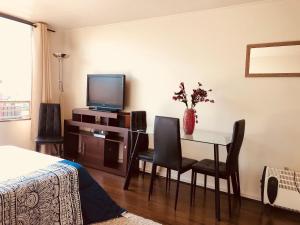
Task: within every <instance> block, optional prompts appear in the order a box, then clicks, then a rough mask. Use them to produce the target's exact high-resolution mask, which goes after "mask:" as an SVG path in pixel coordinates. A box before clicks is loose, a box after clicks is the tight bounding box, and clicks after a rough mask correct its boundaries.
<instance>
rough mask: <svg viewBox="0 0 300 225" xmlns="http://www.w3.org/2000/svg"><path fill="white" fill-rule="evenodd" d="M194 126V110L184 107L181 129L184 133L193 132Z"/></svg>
mask: <svg viewBox="0 0 300 225" xmlns="http://www.w3.org/2000/svg"><path fill="white" fill-rule="evenodd" d="M194 128H195V111H194V109H186V110H185V111H184V115H183V130H184V133H185V134H193V132H194Z"/></svg>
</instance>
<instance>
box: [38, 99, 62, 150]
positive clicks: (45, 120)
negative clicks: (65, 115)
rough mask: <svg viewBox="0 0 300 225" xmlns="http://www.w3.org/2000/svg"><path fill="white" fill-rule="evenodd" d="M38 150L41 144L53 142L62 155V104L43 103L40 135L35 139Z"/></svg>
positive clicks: (40, 115)
mask: <svg viewBox="0 0 300 225" xmlns="http://www.w3.org/2000/svg"><path fill="white" fill-rule="evenodd" d="M35 143H36V151H37V152H40V146H41V145H44V144H53V145H54V147H55V150H56V152H57V155H58V156H62V146H63V143H64V138H63V137H62V136H61V115H60V105H59V104H52V103H41V104H40V112H39V122H38V136H37V137H36V139H35Z"/></svg>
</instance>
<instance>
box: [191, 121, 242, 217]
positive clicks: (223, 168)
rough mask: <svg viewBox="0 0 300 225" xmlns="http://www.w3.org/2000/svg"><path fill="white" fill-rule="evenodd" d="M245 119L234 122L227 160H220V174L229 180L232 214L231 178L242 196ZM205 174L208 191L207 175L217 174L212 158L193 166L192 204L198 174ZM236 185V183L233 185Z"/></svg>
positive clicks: (228, 193) (228, 191) (228, 188)
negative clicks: (240, 157) (241, 157)
mask: <svg viewBox="0 0 300 225" xmlns="http://www.w3.org/2000/svg"><path fill="white" fill-rule="evenodd" d="M244 133H245V120H239V121H236V122H235V123H234V127H233V134H232V141H231V144H230V145H229V146H228V153H227V158H226V162H219V174H220V178H221V179H226V180H227V195H228V206H229V214H230V215H231V199H230V178H231V180H232V183H233V184H235V185H236V188H237V192H238V195H239V201H240V202H241V197H240V178H239V165H238V161H239V153H240V150H241V146H242V143H243V139H244ZM198 173H202V174H204V191H206V180H207V176H215V163H214V160H211V159H203V160H201V161H199V162H197V163H196V164H194V165H193V166H192V179H191V180H192V183H191V196H190V203H191V205H192V204H193V203H194V201H195V193H196V183H197V174H198ZM233 187H234V185H233Z"/></svg>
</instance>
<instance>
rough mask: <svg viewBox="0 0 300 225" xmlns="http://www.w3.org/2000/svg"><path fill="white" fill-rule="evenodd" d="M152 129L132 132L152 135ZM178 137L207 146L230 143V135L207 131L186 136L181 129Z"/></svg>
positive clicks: (198, 131) (195, 131)
mask: <svg viewBox="0 0 300 225" xmlns="http://www.w3.org/2000/svg"><path fill="white" fill-rule="evenodd" d="M153 130H154V129H153V128H147V130H146V132H144V131H134V132H142V133H148V134H153ZM180 137H181V139H182V140H187V141H195V142H202V143H208V144H217V145H224V146H226V145H228V144H230V143H231V134H228V133H222V132H216V131H208V130H198V129H197V130H194V133H193V134H192V135H187V134H185V133H184V131H183V129H180Z"/></svg>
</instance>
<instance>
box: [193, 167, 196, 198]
mask: <svg viewBox="0 0 300 225" xmlns="http://www.w3.org/2000/svg"><path fill="white" fill-rule="evenodd" d="M193 186H194V187H193V188H194V193H193V203H195V197H196V188H197V172H195V175H194V183H193Z"/></svg>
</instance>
